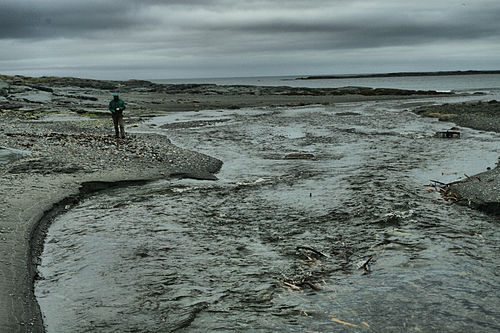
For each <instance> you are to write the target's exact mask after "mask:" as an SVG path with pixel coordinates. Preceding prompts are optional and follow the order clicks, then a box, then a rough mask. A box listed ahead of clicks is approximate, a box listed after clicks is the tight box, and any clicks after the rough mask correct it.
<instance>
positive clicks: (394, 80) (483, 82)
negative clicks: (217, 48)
mask: <svg viewBox="0 0 500 333" xmlns="http://www.w3.org/2000/svg"><path fill="white" fill-rule="evenodd" d="M297 78H298V76H263V77H230V78H206V79H170V80H151V81H153V82H157V83H168V84H185V83H197V84H218V85H238V84H241V85H257V86H291V87H308V88H340V87H347V86H360V87H372V88H393V89H409V90H437V91H455V92H475V91H484V92H489V91H491V90H492V87H493V88H496V89H495V90H498V88H499V87H500V75H498V74H477V75H448V76H401V77H371V78H351V79H347V78H346V79H318V80H297Z"/></svg>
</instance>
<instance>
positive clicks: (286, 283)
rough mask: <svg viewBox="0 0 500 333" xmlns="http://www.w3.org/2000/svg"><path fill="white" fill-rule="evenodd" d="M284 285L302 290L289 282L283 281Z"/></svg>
mask: <svg viewBox="0 0 500 333" xmlns="http://www.w3.org/2000/svg"><path fill="white" fill-rule="evenodd" d="M283 283H284V284H285V285H287V286H289V287H291V288H293V289H295V290H302V288H300V287H299V286H296V285H294V284H291V283H288V282H283Z"/></svg>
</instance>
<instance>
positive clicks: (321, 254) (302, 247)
mask: <svg viewBox="0 0 500 333" xmlns="http://www.w3.org/2000/svg"><path fill="white" fill-rule="evenodd" d="M295 249H296V250H297V251H300V250H307V251H311V252H314V253H316V254H317V255H319V256H321V257H325V258H328V256H327V255H326V254H324V253H321V252H319V251H318V250H315V249H313V248H312V247H309V246H297V247H296V248H295Z"/></svg>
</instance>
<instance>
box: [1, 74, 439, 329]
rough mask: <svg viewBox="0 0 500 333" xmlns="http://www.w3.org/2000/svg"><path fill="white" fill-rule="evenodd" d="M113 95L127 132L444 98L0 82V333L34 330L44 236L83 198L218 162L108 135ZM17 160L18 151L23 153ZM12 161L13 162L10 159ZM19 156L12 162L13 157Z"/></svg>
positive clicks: (201, 170) (212, 168) (198, 171)
mask: <svg viewBox="0 0 500 333" xmlns="http://www.w3.org/2000/svg"><path fill="white" fill-rule="evenodd" d="M114 91H119V92H120V94H121V95H122V96H123V98H124V99H125V100H126V102H127V103H128V109H127V110H126V122H127V125H128V128H130V127H133V126H134V124H135V123H137V122H140V121H142V120H144V119H145V118H148V117H152V116H156V115H162V114H165V113H167V112H169V111H182V110H186V111H187V110H189V111H193V110H202V109H238V108H243V107H251V106H300V105H308V104H329V103H337V102H347V101H364V100H378V99H406V98H416V97H423V96H428V97H435V96H440V95H446V94H443V93H436V92H432V91H429V92H424V91H419V92H413V91H407V90H394V89H371V88H361V87H346V88H339V89H308V88H290V87H256V86H217V85H159V84H153V83H150V82H147V81H136V80H132V81H126V82H117V81H95V80H86V79H77V78H54V77H42V78H28V77H20V76H16V77H8V76H0V118H1V121H0V147H5V148H9V149H16V151H15V152H16V155H15V156H14V155H13V154H12V151H10V152H9V151H7V150H5V149H3V153H4V154H3V155H4V156H7V158H3V159H2V161H8V162H9V163H0V174H1V182H0V193H1V197H0V212H1V216H2V218H1V223H0V240H1V242H0V250H1V252H2V253H4V254H5V255H4V256H2V259H0V308H1V309H3V310H2V312H1V313H0V331H2V332H41V331H43V320H42V317H41V313H40V310H39V307H38V304H37V302H36V300H35V298H34V295H33V282H34V280H35V279H36V278H37V274H36V264H37V256H38V255H39V254H40V251H41V245H42V244H43V236H44V230H46V228H48V226H49V224H50V222H51V220H52V218H53V217H54V216H55V215H57V214H58V213H60V212H62V211H65V210H67V209H70V208H71V207H72V205H73V204H75V203H76V202H78V201H79V200H81V198H83V197H85V196H86V195H88V194H90V193H92V192H95V191H99V190H101V189H106V188H109V187H112V186H127V185H132V184H136V183H142V182H147V181H151V180H155V179H160V178H168V177H190V178H195V179H211V180H213V179H216V178H215V176H214V174H215V173H216V172H217V171H218V170H219V169H220V167H221V165H222V162H221V161H219V160H217V159H215V158H212V157H209V156H207V155H204V154H202V153H198V152H193V151H188V150H185V149H181V148H179V147H176V146H175V145H173V144H172V143H171V142H170V141H169V140H168V138H166V137H165V136H161V135H155V134H135V135H131V136H129V137H128V138H127V139H125V140H119V141H116V140H115V139H114V138H113V137H112V134H113V133H112V132H113V130H112V125H111V120H110V118H109V114H108V111H107V103H108V101H109V98H110V96H111V93H112V92H114ZM23 152H26V153H25V154H24V153H23ZM19 157H21V158H19ZM18 158H19V159H18Z"/></svg>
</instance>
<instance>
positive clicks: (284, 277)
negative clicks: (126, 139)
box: [35, 100, 500, 333]
mask: <svg viewBox="0 0 500 333" xmlns="http://www.w3.org/2000/svg"><path fill="white" fill-rule="evenodd" d="M422 103H428V100H427V101H418V100H415V101H378V102H362V103H346V104H335V105H325V106H310V107H303V108H293V109H290V108H263V109H244V110H231V111H229V110H225V111H217V110H213V111H202V112H186V113H176V114H170V115H168V116H164V117H158V118H154V119H153V120H151V121H149V122H147V123H145V124H143V125H142V127H140V128H138V129H137V130H138V131H155V132H160V133H164V134H165V135H167V136H168V137H169V138H170V139H171V140H172V141H173V143H175V144H177V145H179V146H182V147H185V148H188V149H193V150H197V151H201V152H204V153H207V154H209V155H211V156H214V157H217V158H220V159H221V160H222V161H224V165H223V167H222V170H221V172H220V173H219V174H218V175H217V176H218V177H219V180H218V181H215V182H211V181H195V180H187V179H185V180H178V179H171V180H162V181H157V182H153V183H150V184H148V185H145V186H131V187H126V188H116V189H112V190H109V191H105V192H100V193H97V194H95V195H94V196H92V197H89V198H87V199H85V200H84V201H82V202H81V203H80V204H79V205H77V206H76V207H74V208H73V209H71V210H69V211H68V212H66V213H64V214H62V215H60V216H58V217H57V218H56V220H55V221H54V223H53V225H52V226H51V228H50V230H49V233H48V235H47V238H46V243H45V249H44V253H43V256H42V262H41V265H40V266H39V270H40V275H41V276H42V277H43V279H42V280H40V281H39V282H37V284H36V288H35V291H36V295H37V298H38V301H39V303H40V306H41V308H42V312H43V314H44V321H45V324H46V327H47V332H48V333H52V332H94V331H99V332H174V331H176V332H330V331H344V330H345V331H351V332H357V331H360V332H430V331H440V332H443V331H449V332H452V331H455V332H456V331H469V332H472V331H475V332H479V331H481V332H495V331H498V330H500V298H499V297H498V296H499V295H498V290H500V279H499V277H498V272H499V270H498V267H499V264H500V261H499V259H498V253H499V244H500V239H499V235H500V234H499V230H498V221H497V220H495V219H494V218H493V217H491V216H487V215H484V214H482V213H480V212H477V211H475V210H471V209H468V208H467V207H462V206H458V205H455V204H452V203H449V202H445V201H443V199H442V198H441V197H440V195H439V194H437V193H435V192H432V193H429V192H428V191H427V189H429V188H428V187H425V186H424V185H427V184H429V183H430V180H431V179H433V180H439V181H443V182H448V181H453V180H455V179H458V178H463V174H464V173H467V174H474V173H478V172H481V171H483V170H485V169H486V167H487V166H490V167H494V165H495V163H496V161H497V159H498V157H499V148H498V140H499V139H500V136H499V135H498V134H495V133H488V132H480V131H475V130H471V129H466V128H463V129H461V131H462V138H460V139H437V138H434V137H433V134H434V133H435V132H436V131H439V130H445V129H449V128H450V127H451V126H453V124H451V123H446V122H438V121H437V120H436V119H430V118H421V117H419V116H416V115H415V114H413V113H412V112H410V109H411V108H412V107H414V106H415V105H417V104H422ZM290 154H302V157H304V159H290V157H294V155H290ZM295 157H300V156H297V155H295ZM370 258H372V259H370ZM369 259H370V260H369ZM367 261H369V262H368V264H367V265H365V266H363V264H364V263H366V262H367ZM361 266H363V267H361Z"/></svg>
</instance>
